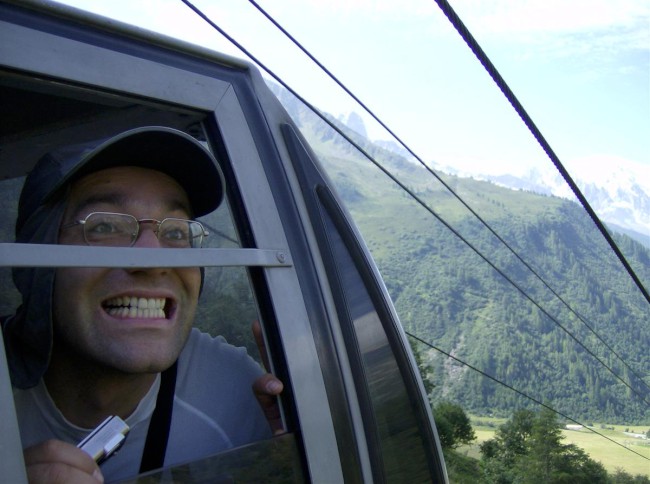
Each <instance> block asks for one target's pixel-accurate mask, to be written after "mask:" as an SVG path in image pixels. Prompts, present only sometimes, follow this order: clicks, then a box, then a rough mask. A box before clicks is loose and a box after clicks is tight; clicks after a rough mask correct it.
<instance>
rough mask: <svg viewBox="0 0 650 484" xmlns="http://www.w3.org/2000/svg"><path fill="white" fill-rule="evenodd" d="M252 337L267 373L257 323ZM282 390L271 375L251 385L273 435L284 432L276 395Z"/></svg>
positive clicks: (264, 354) (261, 337)
mask: <svg viewBox="0 0 650 484" xmlns="http://www.w3.org/2000/svg"><path fill="white" fill-rule="evenodd" d="M252 329H253V336H254V337H255V342H256V343H257V349H258V350H259V352H260V356H261V358H262V362H263V363H264V368H265V369H266V371H269V357H268V354H267V353H266V346H265V345H264V335H263V334H262V326H261V325H260V322H259V321H254V322H253V327H252ZM282 390H284V385H283V384H282V382H281V381H280V380H279V379H278V378H276V377H275V375H272V374H271V373H267V374H265V375H262V376H261V377H259V378H258V379H257V380H255V382H254V383H253V393H255V397H257V401H258V402H259V403H260V407H262V411H263V412H264V415H266V420H268V422H269V425H270V426H271V431H272V432H273V435H280V434H283V433H285V432H286V430H285V429H284V425H283V423H282V415H281V414H280V406H279V405H278V398H277V397H278V395H280V393H282Z"/></svg>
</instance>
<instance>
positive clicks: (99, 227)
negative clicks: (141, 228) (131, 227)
mask: <svg viewBox="0 0 650 484" xmlns="http://www.w3.org/2000/svg"><path fill="white" fill-rule="evenodd" d="M86 231H89V232H90V233H93V234H96V235H102V234H115V233H121V232H123V231H124V230H123V229H122V228H120V227H119V226H118V225H116V224H114V223H111V222H99V223H96V224H93V225H91V226H90V227H86Z"/></svg>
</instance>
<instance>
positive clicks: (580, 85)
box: [62, 0, 650, 184]
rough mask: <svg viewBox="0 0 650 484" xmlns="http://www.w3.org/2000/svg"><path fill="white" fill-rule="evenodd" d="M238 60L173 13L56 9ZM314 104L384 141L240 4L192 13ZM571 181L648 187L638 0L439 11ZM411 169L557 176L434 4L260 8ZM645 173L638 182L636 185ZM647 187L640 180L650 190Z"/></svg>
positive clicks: (646, 14) (219, 0) (647, 41)
mask: <svg viewBox="0 0 650 484" xmlns="http://www.w3.org/2000/svg"><path fill="white" fill-rule="evenodd" d="M62 3H67V4H69V5H73V6H76V7H79V8H83V9H85V10H91V11H95V12H97V13H100V14H102V15H106V16H109V17H112V18H115V19H118V20H121V21H124V22H127V23H131V24H136V25H139V26H141V27H143V28H147V29H150V30H155V31H159V32H162V33H164V34H165V35H168V36H172V37H178V38H182V39H184V40H187V41H189V42H192V43H196V44H200V45H204V46H207V47H209V48H212V49H215V50H218V51H221V52H225V53H228V54H231V55H234V56H237V57H244V56H243V54H242V53H241V52H240V51H238V50H237V49H236V48H235V47H233V46H232V45H231V44H230V42H229V41H227V40H226V39H224V38H223V37H222V36H221V35H220V34H219V33H218V32H216V31H215V30H213V29H212V28H211V27H210V26H209V25H208V24H207V23H206V22H205V21H204V20H202V19H200V18H199V17H198V16H197V15H196V14H195V13H194V12H192V11H191V10H190V9H189V8H188V7H187V5H185V4H184V3H183V2H182V1H181V0H112V1H110V2H107V1H101V0H62ZM192 3H193V4H194V5H195V6H196V7H198V8H200V9H201V10H202V11H203V12H204V13H205V14H207V15H208V16H209V17H210V19H211V20H212V21H214V22H215V23H217V24H219V25H220V26H221V27H222V28H223V29H224V30H225V31H226V32H227V33H228V34H229V35H230V36H232V37H234V38H235V39H236V40H237V41H238V42H239V43H241V44H242V45H243V46H244V47H245V48H246V49H247V50H248V51H250V52H251V53H252V55H254V56H255V57H256V58H258V59H259V60H260V61H261V62H262V63H264V64H265V65H266V66H267V67H268V68H270V69H271V70H272V71H274V72H275V73H276V74H277V75H279V76H280V77H281V78H282V79H283V80H284V81H285V82H287V84H288V85H289V86H291V88H292V89H294V90H295V91H297V92H298V93H299V94H300V95H301V96H303V97H305V98H306V99H307V100H308V101H309V102H310V103H312V104H314V105H315V106H317V107H318V108H319V109H321V110H323V111H327V112H329V113H331V114H333V115H336V116H338V115H343V116H347V114H349V113H350V112H351V111H355V112H357V113H359V114H361V115H362V116H363V117H364V120H365V121H366V128H367V131H368V133H369V135H370V137H371V138H373V139H389V138H390V135H389V134H388V133H386V132H384V131H383V130H382V129H381V128H380V127H379V126H377V125H375V124H374V123H373V121H372V120H371V119H370V118H369V117H368V116H367V115H365V114H364V112H363V109H362V108H361V107H359V106H358V105H356V104H355V103H354V102H353V101H352V100H351V99H350V98H349V97H348V96H347V95H345V94H344V93H343V92H342V90H341V89H340V88H338V87H337V86H336V85H335V84H334V83H333V82H332V81H331V80H329V79H328V78H327V76H326V75H325V74H323V73H322V72H321V71H320V70H319V69H318V68H317V67H315V66H314V65H313V63H312V62H311V61H310V60H309V59H308V58H307V57H306V56H305V55H304V54H303V53H301V52H300V51H299V50H298V49H297V48H296V47H295V46H293V44H291V43H290V42H289V41H288V40H287V39H286V38H285V37H284V36H283V35H282V34H281V33H279V32H278V31H277V29H275V27H273V26H272V25H271V23H270V22H269V21H268V20H267V19H266V18H264V17H263V16H262V15H261V14H260V12H259V11H258V10H257V9H255V8H254V6H253V5H252V4H251V3H250V2H246V1H244V0H239V1H234V0H192ZM449 3H450V5H451V6H452V8H453V9H454V10H455V11H456V13H457V14H458V15H459V17H460V18H461V19H462V21H463V22H464V23H465V25H466V26H467V28H468V29H469V31H470V32H471V33H472V35H473V36H474V37H475V38H476V40H477V41H478V42H479V44H480V45H481V47H482V48H483V50H484V51H485V52H486V54H487V55H488V57H489V58H490V60H491V61H492V63H493V64H494V65H495V66H496V68H497V69H498V70H499V72H500V73H501V75H502V77H503V78H504V79H505V81H506V83H507V84H508V86H509V87H510V88H511V90H512V91H513V92H514V94H515V96H516V97H517V98H518V100H519V101H520V102H521V104H522V105H523V106H524V108H525V109H526V111H527V112H528V114H529V115H530V116H531V118H532V119H533V121H534V122H535V124H536V125H537V126H538V128H539V129H540V131H541V133H542V134H543V135H544V137H545V138H546V139H547V141H548V142H549V144H550V145H551V147H552V148H553V150H554V151H555V153H556V154H557V156H558V157H559V159H560V160H561V162H562V163H563V164H565V166H567V168H568V169H569V171H570V173H572V174H575V175H577V176H587V175H590V176H592V177H593V176H595V174H596V173H599V174H600V173H601V172H603V174H602V175H601V176H607V175H606V174H605V172H608V171H609V170H610V169H611V168H613V167H629V168H630V170H632V169H633V170H634V172H635V173H638V174H639V175H638V176H640V177H644V178H647V179H648V180H650V2H648V0H617V1H616V2H613V1H611V0H449ZM258 4H259V5H260V6H261V7H262V8H263V9H265V10H266V11H267V12H268V13H269V14H271V15H272V16H273V17H274V18H275V19H276V21H277V22H278V23H280V24H281V25H282V26H283V27H284V28H285V29H286V30H287V31H288V32H290V33H291V35H292V36H293V37H294V38H296V39H297V40H298V41H299V42H300V43H302V45H303V46H304V47H305V48H307V49H308V50H309V51H310V52H311V53H312V54H313V55H314V56H315V57H316V58H318V59H319V61H320V62H321V63H322V64H323V65H325V66H326V67H327V68H328V69H329V70H330V71H331V72H332V73H333V74H334V75H335V76H337V77H338V79H339V80H340V81H341V82H342V83H343V84H345V85H346V86H347V87H348V89H350V90H351V91H352V92H353V93H354V94H355V95H356V96H357V97H358V98H359V99H361V100H362V101H363V102H364V103H365V104H366V105H367V106H368V107H369V108H370V109H371V110H372V111H373V112H374V113H375V114H376V115H377V116H378V117H379V118H380V119H381V120H382V121H383V122H384V123H385V124H386V125H387V126H388V127H389V128H390V129H391V130H392V131H393V132H395V133H396V134H397V136H398V137H399V138H400V139H401V140H402V141H404V142H405V143H406V144H407V145H408V146H409V148H411V149H412V150H413V151H414V152H415V153H416V154H417V155H418V156H419V157H420V158H422V159H423V160H425V161H427V162H429V161H431V162H435V163H436V164H437V165H439V166H440V165H441V166H449V167H452V168H454V169H456V170H460V171H463V172H465V173H472V172H476V173H492V174H496V173H511V174H521V173H523V172H524V171H525V170H528V169H530V168H538V169H543V170H547V169H553V167H552V165H551V162H550V161H549V160H548V157H547V156H546V155H545V154H544V153H543V151H542V150H541V148H540V147H539V146H538V144H537V142H536V141H535V140H534V138H533V137H532V135H531V134H530V133H529V132H528V129H527V128H526V127H525V126H524V124H523V123H522V122H521V120H520V119H519V118H518V116H517V114H516V113H515V111H514V109H513V108H512V107H511V106H510V105H509V103H508V102H507V100H506V99H505V97H504V96H503V95H502V94H501V92H500V91H499V89H498V88H497V87H496V85H495V84H494V83H493V82H492V81H491V79H490V78H489V76H488V75H487V73H486V72H485V71H484V69H483V68H482V66H481V65H480V64H479V63H478V61H477V60H476V59H475V57H474V55H473V54H472V53H471V51H470V50H469V48H468V47H467V46H466V45H465V44H464V42H463V41H462V39H461V38H460V36H459V35H458V34H457V32H456V31H455V30H454V29H453V27H452V26H451V24H450V23H449V21H448V20H447V19H446V17H445V16H444V14H443V13H442V11H441V10H440V8H439V7H438V6H437V4H436V3H435V2H434V1H433V0H400V1H399V2H397V1H394V0H258ZM646 174H647V177H646V176H645V175H646ZM648 183H649V184H650V181H648Z"/></svg>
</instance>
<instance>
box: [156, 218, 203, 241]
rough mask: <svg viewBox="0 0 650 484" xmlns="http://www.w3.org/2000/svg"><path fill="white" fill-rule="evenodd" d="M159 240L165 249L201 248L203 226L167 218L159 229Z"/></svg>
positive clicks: (191, 221)
mask: <svg viewBox="0 0 650 484" xmlns="http://www.w3.org/2000/svg"><path fill="white" fill-rule="evenodd" d="M158 240H160V243H161V244H162V245H163V246H164V247H173V248H190V247H191V248H196V247H201V244H202V243H203V226H202V225H201V224H200V223H199V222H195V221H193V220H182V219H177V218H166V219H165V220H163V221H162V222H161V224H160V227H159V228H158Z"/></svg>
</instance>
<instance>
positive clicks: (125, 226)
mask: <svg viewBox="0 0 650 484" xmlns="http://www.w3.org/2000/svg"><path fill="white" fill-rule="evenodd" d="M143 223H148V224H153V232H154V234H156V237H158V240H159V241H160V244H161V245H162V246H163V247H167V248H174V249H182V248H200V247H201V245H202V244H203V238H204V237H207V236H208V235H209V234H208V232H207V230H205V228H204V227H203V225H201V223H200V222H197V221H196V220H185V219H181V218H166V219H163V220H156V219H153V218H143V219H140V220H138V219H137V218H135V217H134V216H133V215H128V214H125V213H111V212H92V213H89V214H88V215H87V216H86V218H84V219H83V220H77V221H75V222H72V223H69V224H66V225H63V226H61V228H68V227H73V226H75V225H81V226H82V227H83V232H84V240H85V241H86V243H87V244H88V245H101V246H109V247H131V246H132V245H133V244H135V241H136V240H138V234H139V233H140V224H143Z"/></svg>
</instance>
